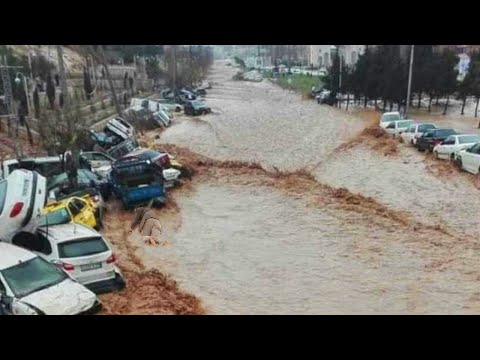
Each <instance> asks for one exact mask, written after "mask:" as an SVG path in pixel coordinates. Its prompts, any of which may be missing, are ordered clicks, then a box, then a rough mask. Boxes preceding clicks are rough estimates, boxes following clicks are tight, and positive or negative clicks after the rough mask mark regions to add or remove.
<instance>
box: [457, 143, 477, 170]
mask: <svg viewBox="0 0 480 360" xmlns="http://www.w3.org/2000/svg"><path fill="white" fill-rule="evenodd" d="M457 164H458V166H459V167H460V168H461V169H463V170H465V171H468V172H469V173H472V174H474V175H477V174H479V172H480V142H479V143H476V144H475V145H473V146H471V147H469V148H468V149H465V150H461V151H459V152H458V153H457Z"/></svg>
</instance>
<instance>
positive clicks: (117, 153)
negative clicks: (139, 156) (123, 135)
mask: <svg viewBox="0 0 480 360" xmlns="http://www.w3.org/2000/svg"><path fill="white" fill-rule="evenodd" d="M139 148H140V146H139V145H138V142H137V141H136V140H134V139H129V140H125V141H123V142H122V143H120V144H118V145H117V146H115V147H113V148H111V149H110V150H108V151H107V155H109V156H110V157H112V158H114V159H120V158H121V157H123V156H125V155H127V154H129V153H131V152H132V151H134V150H135V149H139Z"/></svg>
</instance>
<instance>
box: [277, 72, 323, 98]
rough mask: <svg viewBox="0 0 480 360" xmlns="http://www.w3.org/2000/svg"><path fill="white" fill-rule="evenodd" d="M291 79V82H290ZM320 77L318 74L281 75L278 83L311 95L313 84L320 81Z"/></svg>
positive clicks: (305, 94) (286, 87) (283, 86)
mask: <svg viewBox="0 0 480 360" xmlns="http://www.w3.org/2000/svg"><path fill="white" fill-rule="evenodd" d="M289 80H290V82H289ZM320 81H321V80H320V79H319V78H318V77H316V76H307V75H303V74H292V75H285V76H283V75H281V76H280V77H279V78H278V82H277V84H278V85H280V86H281V87H282V88H284V89H288V90H293V91H296V92H299V93H301V94H302V95H304V96H310V93H311V91H312V87H313V86H317V85H318V84H319V83H320Z"/></svg>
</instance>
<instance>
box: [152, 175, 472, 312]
mask: <svg viewBox="0 0 480 360" xmlns="http://www.w3.org/2000/svg"><path fill="white" fill-rule="evenodd" d="M177 201H178V204H179V206H180V208H181V209H182V210H181V214H182V222H183V225H182V227H181V228H180V230H179V231H178V233H177V234H176V235H175V236H174V237H173V238H172V240H171V242H172V244H171V246H170V247H169V249H164V250H162V251H158V252H157V254H156V255H154V256H152V254H151V253H150V254H144V259H145V261H146V263H147V264H148V262H149V260H151V261H152V265H153V261H155V262H158V261H161V262H162V264H163V265H162V267H163V269H164V270H166V271H167V272H170V273H172V274H174V276H175V279H176V280H177V281H179V282H180V283H181V284H182V286H183V287H184V288H185V289H186V290H188V291H189V292H191V293H193V294H196V295H197V296H199V297H200V298H201V299H202V301H203V303H204V305H205V306H206V309H207V311H209V312H210V313H213V314H375V313H378V314H382V313H395V314H406V313H432V312H439V313H442V312H455V313H462V312H465V311H466V309H464V308H463V305H464V304H465V302H466V301H468V299H467V298H465V294H464V293H463V292H464V291H466V290H467V292H468V290H470V291H471V290H474V289H465V288H462V284H461V283H459V282H458V275H457V274H456V273H455V272H450V271H447V272H443V273H442V274H441V276H435V275H434V274H433V275H432V274H429V273H428V272H427V273H426V272H425V266H424V265H425V260H424V259H422V258H419V257H417V256H414V254H413V252H412V251H411V249H408V248H406V247H404V246H403V245H402V244H401V241H400V242H397V241H398V240H399V239H401V238H402V237H403V236H404V234H402V233H401V231H393V232H392V231H391V230H389V229H388V228H382V227H379V226H372V225H371V224H369V223H368V222H366V221H365V219H361V218H359V217H358V216H356V215H354V214H350V216H348V214H339V213H338V212H336V211H331V210H328V209H317V208H311V207H309V206H307V205H306V204H305V203H304V202H303V201H302V200H300V199H292V198H290V197H288V196H286V195H284V194H282V193H281V192H280V191H275V190H272V189H271V188H268V187H261V186H260V187H252V186H245V185H234V184H229V185H213V184H204V185H200V186H198V188H197V189H196V191H195V193H194V194H193V195H192V196H191V197H188V198H183V199H177ZM384 239H389V240H390V242H389V243H388V244H387V245H385V244H384V242H383V240H384ZM365 241H368V243H364V242H365Z"/></svg>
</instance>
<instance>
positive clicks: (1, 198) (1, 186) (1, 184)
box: [0, 180, 7, 214]
mask: <svg viewBox="0 0 480 360" xmlns="http://www.w3.org/2000/svg"><path fill="white" fill-rule="evenodd" d="M6 197H7V181H6V180H3V181H0V214H1V213H2V211H3V207H4V206H5V198H6Z"/></svg>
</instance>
